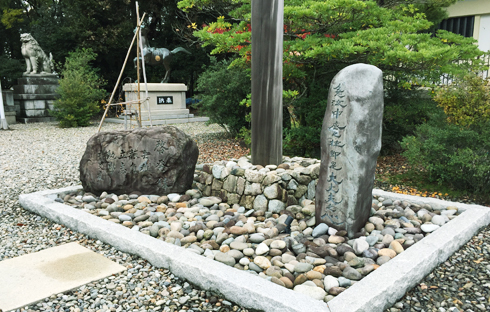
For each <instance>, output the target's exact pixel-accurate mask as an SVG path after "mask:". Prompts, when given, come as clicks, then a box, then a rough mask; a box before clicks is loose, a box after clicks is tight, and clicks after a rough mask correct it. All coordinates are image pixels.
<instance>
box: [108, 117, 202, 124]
mask: <svg viewBox="0 0 490 312" xmlns="http://www.w3.org/2000/svg"><path fill="white" fill-rule="evenodd" d="M208 120H209V117H190V118H176V119H152V124H153V125H154V126H157V125H170V124H180V123H189V122H204V121H208ZM104 121H105V122H110V123H120V124H122V123H124V118H123V119H121V118H106V119H105V120H104ZM128 123H129V118H128ZM141 123H142V124H143V126H149V125H150V121H149V120H148V119H146V120H145V119H143V120H142V121H141ZM132 124H137V122H136V119H135V118H133V121H132Z"/></svg>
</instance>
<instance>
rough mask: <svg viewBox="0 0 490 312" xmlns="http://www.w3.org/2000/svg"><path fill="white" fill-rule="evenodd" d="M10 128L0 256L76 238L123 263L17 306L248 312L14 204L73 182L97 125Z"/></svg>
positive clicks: (3, 169) (1, 169)
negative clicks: (121, 269) (99, 277)
mask: <svg viewBox="0 0 490 312" xmlns="http://www.w3.org/2000/svg"><path fill="white" fill-rule="evenodd" d="M178 127H179V128H181V129H182V130H184V131H185V132H186V133H188V134H189V135H191V136H193V137H195V138H196V140H197V141H198V144H203V143H204V142H205V141H206V142H207V141H211V143H212V144H216V143H215V141H216V140H219V139H223V134H222V133H221V132H222V130H221V128H220V127H218V126H216V125H212V126H209V127H207V126H205V125H204V123H190V124H182V125H178ZM10 129H11V130H2V131H1V132H0V138H1V139H0V261H1V260H5V259H9V258H13V257H17V256H21V255H24V254H28V253H31V252H36V251H40V250H43V249H46V248H49V247H53V246H58V245H62V244H65V243H69V242H73V241H77V242H79V244H80V245H82V246H84V247H86V248H89V249H91V250H93V251H95V252H97V253H100V254H102V255H104V256H105V257H107V258H109V259H111V260H113V261H115V262H117V263H119V264H121V265H123V266H125V267H127V268H128V270H127V271H126V272H123V273H121V274H118V275H116V276H111V277H109V278H106V279H104V280H102V281H98V282H96V283H90V284H87V285H85V286H83V287H80V288H78V289H76V290H73V291H69V292H65V293H63V294H58V295H55V296H51V297H50V298H47V299H45V300H44V301H42V302H39V303H37V304H34V305H31V306H28V307H26V308H25V309H19V310H18V311H244V312H245V311H247V310H246V309H244V308H242V307H239V306H237V305H235V304H233V303H232V302H230V301H227V300H225V299H224V298H223V297H222V296H220V295H219V294H215V293H211V292H208V291H203V290H201V289H199V288H196V287H194V286H193V285H190V284H189V283H187V282H186V281H184V280H181V279H179V278H177V277H175V276H174V275H173V274H171V273H170V272H169V271H168V270H165V269H159V268H156V267H154V266H152V265H151V264H149V263H148V262H147V261H146V260H144V259H141V258H139V257H136V256H133V255H131V254H128V253H123V252H120V251H118V250H116V249H114V248H113V247H111V246H110V245H107V244H104V243H102V242H100V241H97V240H94V239H91V238H89V237H87V236H86V235H82V234H79V233H74V232H72V231H70V230H69V229H67V228H66V227H64V226H62V225H58V224H55V223H53V222H52V221H50V220H47V219H45V218H42V217H40V216H37V215H34V214H32V213H30V212H28V211H26V210H24V209H23V208H22V207H21V206H20V205H19V203H18V197H19V194H28V193H32V192H35V191H41V190H46V189H56V188H62V187H66V186H71V185H78V184H80V181H79V178H78V177H79V172H78V165H79V161H80V159H81V157H82V154H83V152H84V151H85V144H86V142H87V140H88V139H89V138H90V137H91V136H92V135H93V134H95V133H96V131H97V128H96V127H95V126H93V127H87V128H78V129H60V128H57V127H56V126H55V123H38V124H28V125H20V124H17V125H11V126H10ZM118 129H121V130H122V129H124V126H123V125H117V124H107V123H106V124H104V127H103V130H104V131H107V130H118ZM203 133H207V135H203Z"/></svg>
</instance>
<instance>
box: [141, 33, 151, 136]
mask: <svg viewBox="0 0 490 312" xmlns="http://www.w3.org/2000/svg"><path fill="white" fill-rule="evenodd" d="M139 37H140V38H139V43H140V49H141V53H140V55H141V60H142V62H141V64H142V68H143V79H144V80H145V98H146V100H145V103H146V108H148V117H149V118H150V127H153V123H152V120H151V110H150V103H148V99H149V96H148V83H147V81H146V71H145V55H144V54H143V41H142V40H141V27H140V29H139Z"/></svg>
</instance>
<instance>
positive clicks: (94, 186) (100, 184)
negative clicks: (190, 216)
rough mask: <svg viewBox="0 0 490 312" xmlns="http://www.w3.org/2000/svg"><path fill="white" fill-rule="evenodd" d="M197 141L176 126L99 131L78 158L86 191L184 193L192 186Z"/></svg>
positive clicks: (98, 192) (197, 153)
mask: <svg viewBox="0 0 490 312" xmlns="http://www.w3.org/2000/svg"><path fill="white" fill-rule="evenodd" d="M198 156H199V150H198V148H197V144H196V143H195V142H194V141H193V140H192V139H191V138H190V137H189V136H188V135H186V134H185V133H184V132H182V131H181V130H179V129H177V128H175V127H162V128H160V127H159V128H151V129H136V130H132V131H131V130H130V131H111V132H100V133H98V134H96V135H94V136H93V137H91V138H90V140H89V141H88V142H87V148H86V150H85V154H84V155H83V157H82V160H81V161H80V180H81V181H82V185H83V188H84V189H85V190H86V191H89V192H92V193H96V194H100V193H101V192H103V191H108V192H114V193H116V194H117V193H119V194H121V193H130V192H133V191H139V192H141V193H144V194H169V193H185V191H186V190H188V189H190V188H191V186H192V181H193V179H194V170H195V166H196V162H197V158H198Z"/></svg>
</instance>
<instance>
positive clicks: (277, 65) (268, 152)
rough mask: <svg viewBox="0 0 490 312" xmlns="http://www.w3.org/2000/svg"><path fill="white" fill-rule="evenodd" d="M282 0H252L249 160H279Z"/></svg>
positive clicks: (268, 162) (265, 162)
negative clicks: (250, 147)
mask: <svg viewBox="0 0 490 312" xmlns="http://www.w3.org/2000/svg"><path fill="white" fill-rule="evenodd" d="M283 32H284V0H252V163H253V164H256V165H262V166H265V165H279V164H280V163H281V162H282V57H283Z"/></svg>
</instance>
